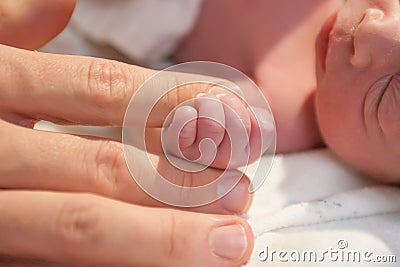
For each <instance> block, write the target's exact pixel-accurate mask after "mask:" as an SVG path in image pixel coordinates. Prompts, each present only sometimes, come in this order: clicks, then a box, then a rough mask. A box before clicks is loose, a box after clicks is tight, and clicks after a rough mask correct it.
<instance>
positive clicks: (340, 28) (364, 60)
mask: <svg viewBox="0 0 400 267" xmlns="http://www.w3.org/2000/svg"><path fill="white" fill-rule="evenodd" d="M399 23H400V4H399V1H397V0H369V1H360V0H352V1H347V2H346V3H345V4H344V6H343V7H342V8H341V9H340V10H339V12H338V13H335V14H334V15H333V16H331V17H330V18H329V19H328V20H327V22H326V23H325V24H324V26H323V28H322V31H321V33H320V35H319V38H318V41H317V55H318V60H317V77H318V87H317V88H318V89H317V91H316V101H315V103H316V114H317V119H318V124H319V126H320V129H321V133H322V136H323V138H324V140H325V142H326V143H327V144H328V145H329V146H330V147H331V148H332V150H334V151H335V152H336V153H337V154H338V155H340V156H341V157H343V158H344V159H345V160H347V161H349V162H350V163H352V164H354V165H355V166H357V167H358V168H360V169H361V170H363V171H365V172H367V173H369V174H372V175H373V176H375V177H377V178H379V179H382V180H384V181H388V182H396V181H397V182H398V181H399V180H400V165H399V160H400V124H399V123H400V112H399V111H400V110H399V108H400V83H399V81H400V80H399V74H398V72H399V69H400V63H399V58H400V27H399Z"/></svg>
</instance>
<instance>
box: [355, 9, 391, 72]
mask: <svg viewBox="0 0 400 267" xmlns="http://www.w3.org/2000/svg"><path fill="white" fill-rule="evenodd" d="M386 26H387V25H386V22H385V13H384V12H383V11H382V10H381V9H378V8H368V9H367V10H365V12H364V14H363V17H362V19H361V22H360V24H359V25H358V27H355V29H354V35H353V37H354V54H353V56H352V57H351V64H352V65H353V66H354V67H356V68H360V69H365V68H367V67H369V66H370V65H371V64H372V63H373V62H372V61H373V59H374V58H375V55H376V54H377V53H382V52H383V50H382V49H384V48H385V47H387V40H385V38H383V37H384V35H383V34H384V33H385V31H386Z"/></svg>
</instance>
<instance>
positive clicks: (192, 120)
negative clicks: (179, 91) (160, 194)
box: [164, 88, 273, 169]
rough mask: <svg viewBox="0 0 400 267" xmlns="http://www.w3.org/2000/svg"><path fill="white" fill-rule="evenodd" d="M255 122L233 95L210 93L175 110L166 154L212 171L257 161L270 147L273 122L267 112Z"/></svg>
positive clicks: (245, 107)
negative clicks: (208, 167)
mask: <svg viewBox="0 0 400 267" xmlns="http://www.w3.org/2000/svg"><path fill="white" fill-rule="evenodd" d="M254 111H255V112H258V115H260V116H258V117H259V118H260V117H262V119H261V120H260V121H259V122H258V121H257V119H256V116H255V114H254V113H253V111H252V109H251V108H250V107H248V106H247V104H246V103H245V102H244V101H243V100H242V99H241V98H240V97H239V96H237V95H236V94H234V93H232V92H230V91H227V90H223V89H217V88H215V89H212V90H211V91H210V92H209V93H207V94H199V95H198V96H197V97H196V98H195V100H194V101H193V102H192V103H190V104H186V105H183V106H180V107H178V108H177V109H176V110H175V113H174V114H173V118H172V120H171V123H170V125H169V127H168V128H167V129H166V135H165V137H166V139H164V144H165V143H167V146H166V147H164V148H166V150H167V153H170V154H173V155H174V156H178V157H182V158H186V159H188V160H191V161H195V162H198V163H200V164H203V165H207V166H212V167H215V168H220V169H226V168H237V167H239V166H244V165H246V164H247V163H249V162H251V161H254V160H256V159H257V158H258V157H260V156H261V155H262V154H263V153H264V152H265V151H266V149H267V148H268V146H269V145H270V144H271V141H272V140H271V139H272V138H273V122H272V119H271V116H270V115H268V114H269V113H268V112H267V111H264V114H260V113H259V112H260V109H257V108H255V109H254Z"/></svg>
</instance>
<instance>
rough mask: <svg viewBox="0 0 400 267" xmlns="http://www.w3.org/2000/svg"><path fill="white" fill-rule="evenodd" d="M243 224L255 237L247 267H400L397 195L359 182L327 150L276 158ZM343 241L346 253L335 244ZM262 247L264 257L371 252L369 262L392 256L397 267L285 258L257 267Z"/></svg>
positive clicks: (396, 190)
mask: <svg viewBox="0 0 400 267" xmlns="http://www.w3.org/2000/svg"><path fill="white" fill-rule="evenodd" d="M250 170H251V168H250ZM248 218H249V222H250V224H251V226H252V228H253V231H254V233H255V236H256V239H255V248H254V251H253V254H252V258H251V260H250V262H249V263H248V266H251V267H253V266H254V267H256V266H377V267H378V266H398V264H399V262H400V231H399V230H400V189H399V188H397V187H390V186H383V185H380V184H379V183H377V182H376V181H373V180H371V179H369V178H367V177H365V176H363V175H362V174H360V173H358V172H356V171H355V170H354V169H352V168H351V167H349V166H347V165H346V164H345V163H343V162H342V161H340V160H339V159H337V158H336V157H335V156H334V155H333V154H332V153H331V152H330V151H329V150H314V151H308V152H304V153H300V154H293V155H279V156H277V157H276V159H275V162H274V166H273V168H272V171H271V174H270V176H269V178H268V179H267V181H266V182H265V184H264V185H263V186H262V187H261V188H260V190H259V191H257V192H256V193H255V196H254V202H253V205H252V207H251V209H250V210H249V213H248ZM343 240H344V241H345V244H346V243H347V248H345V249H339V247H338V246H339V245H338V242H339V241H343ZM266 246H267V247H268V249H269V253H271V250H275V251H281V250H282V251H285V252H287V253H290V252H292V251H294V252H295V253H296V252H299V253H303V252H304V251H310V250H313V251H315V252H316V253H317V254H316V255H319V258H320V259H322V256H321V255H322V253H323V252H324V251H325V250H329V249H331V248H332V249H333V250H337V251H339V253H341V252H342V251H343V252H344V253H353V252H355V253H358V252H360V253H361V254H364V253H366V252H371V253H372V255H371V256H372V257H373V259H375V256H392V255H393V256H396V257H397V263H385V264H382V263H378V262H371V263H367V262H365V261H364V259H363V258H361V261H360V262H353V261H352V260H351V261H350V262H347V261H344V262H342V261H340V260H341V259H339V261H336V262H334V261H331V260H328V259H327V258H326V259H325V261H323V262H317V263H315V262H310V261H302V262H293V261H291V260H290V258H289V254H288V255H286V257H283V258H282V259H283V260H288V261H287V262H283V261H280V260H279V259H278V256H277V254H275V256H274V257H275V259H274V260H273V261H271V256H270V257H269V258H268V259H267V260H266V261H261V260H260V259H259V258H258V257H259V255H258V254H259V253H260V252H261V251H265V248H266ZM294 255H296V254H294ZM338 255H339V256H341V254H338ZM345 255H346V257H347V254H345ZM261 256H264V257H265V255H263V254H262V255H261ZM357 257H358V255H357ZM294 258H295V259H296V257H294ZM346 259H347V258H346ZM357 260H358V259H357ZM367 260H368V258H367Z"/></svg>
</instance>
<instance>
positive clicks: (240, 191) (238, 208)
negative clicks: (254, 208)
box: [218, 178, 251, 214]
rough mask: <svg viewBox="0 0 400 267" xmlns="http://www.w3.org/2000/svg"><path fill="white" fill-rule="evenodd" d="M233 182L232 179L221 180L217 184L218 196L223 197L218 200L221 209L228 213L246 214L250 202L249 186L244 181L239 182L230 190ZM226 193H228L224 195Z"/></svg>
mask: <svg viewBox="0 0 400 267" xmlns="http://www.w3.org/2000/svg"><path fill="white" fill-rule="evenodd" d="M233 181H234V180H233V179H227V178H226V179H221V182H220V183H219V184H218V196H223V195H225V196H224V197H223V198H222V199H221V200H220V203H221V206H222V208H224V209H225V210H226V211H228V212H230V213H235V214H242V213H244V212H246V208H247V207H248V206H249V202H250V201H251V198H250V193H249V185H248V184H247V183H246V182H245V181H244V180H241V181H239V183H238V184H237V185H235V187H234V188H233V189H232V186H233ZM236 181H237V180H236ZM230 190H231V191H230ZM229 191H230V192H229ZM227 192H229V193H228V194H226V193H227Z"/></svg>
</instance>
